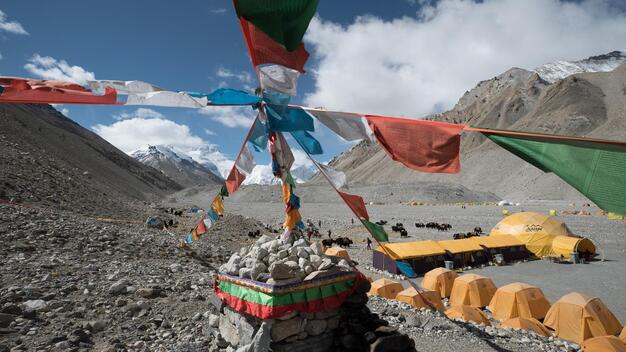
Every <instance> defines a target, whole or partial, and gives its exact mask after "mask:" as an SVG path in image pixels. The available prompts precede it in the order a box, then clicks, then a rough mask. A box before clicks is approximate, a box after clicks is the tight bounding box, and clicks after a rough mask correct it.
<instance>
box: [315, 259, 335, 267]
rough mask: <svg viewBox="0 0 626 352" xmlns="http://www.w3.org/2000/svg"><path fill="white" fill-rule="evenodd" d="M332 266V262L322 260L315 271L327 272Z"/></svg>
mask: <svg viewBox="0 0 626 352" xmlns="http://www.w3.org/2000/svg"><path fill="white" fill-rule="evenodd" d="M334 265H335V264H333V262H332V261H331V260H330V259H328V258H324V259H322V263H321V264H320V265H319V266H318V267H317V270H327V269H330V268H331V267H333V266H334Z"/></svg>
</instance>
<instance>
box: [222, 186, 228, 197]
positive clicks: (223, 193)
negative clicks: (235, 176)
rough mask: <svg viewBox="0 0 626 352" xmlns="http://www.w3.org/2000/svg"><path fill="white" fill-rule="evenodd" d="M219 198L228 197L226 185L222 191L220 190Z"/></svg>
mask: <svg viewBox="0 0 626 352" xmlns="http://www.w3.org/2000/svg"><path fill="white" fill-rule="evenodd" d="M220 196H222V198H224V197H228V196H229V193H228V189H227V188H226V185H224V186H222V189H220Z"/></svg>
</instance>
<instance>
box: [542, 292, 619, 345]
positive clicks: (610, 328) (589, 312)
mask: <svg viewBox="0 0 626 352" xmlns="http://www.w3.org/2000/svg"><path fill="white" fill-rule="evenodd" d="M544 325H545V326H547V327H549V328H551V329H553V330H554V331H555V332H556V335H557V336H558V337H560V338H562V339H565V340H569V341H573V342H575V343H578V344H580V343H581V342H583V341H585V340H586V339H588V338H591V337H596V336H605V335H617V334H619V333H620V331H621V329H622V325H621V324H620V322H619V321H618V320H617V318H616V317H615V315H613V313H611V311H610V310H609V309H608V308H607V307H606V306H605V305H604V303H602V301H601V300H600V299H599V298H597V297H590V296H587V295H584V294H582V293H577V292H572V293H569V294H567V295H565V296H563V297H561V298H560V299H559V300H558V301H556V302H555V303H554V304H553V305H552V307H551V308H550V310H548V313H547V314H546V318H545V319H544Z"/></svg>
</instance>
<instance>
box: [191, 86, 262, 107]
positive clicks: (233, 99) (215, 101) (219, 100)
mask: <svg viewBox="0 0 626 352" xmlns="http://www.w3.org/2000/svg"><path fill="white" fill-rule="evenodd" d="M189 95H191V96H192V97H195V98H203V97H206V98H207V99H208V100H209V104H211V105H255V104H257V103H259V102H261V100H262V99H261V97H257V96H256V95H252V94H249V93H248V92H245V91H243V90H237V89H230V88H220V89H218V90H215V91H213V92H211V93H209V94H205V93H196V92H190V93H189Z"/></svg>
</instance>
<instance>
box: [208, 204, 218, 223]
mask: <svg viewBox="0 0 626 352" xmlns="http://www.w3.org/2000/svg"><path fill="white" fill-rule="evenodd" d="M206 216H207V217H208V218H209V219H211V221H213V222H216V221H217V220H218V219H219V218H220V215H219V214H218V213H216V212H215V210H214V209H213V207H210V208H209V210H208V211H207V214H206Z"/></svg>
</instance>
